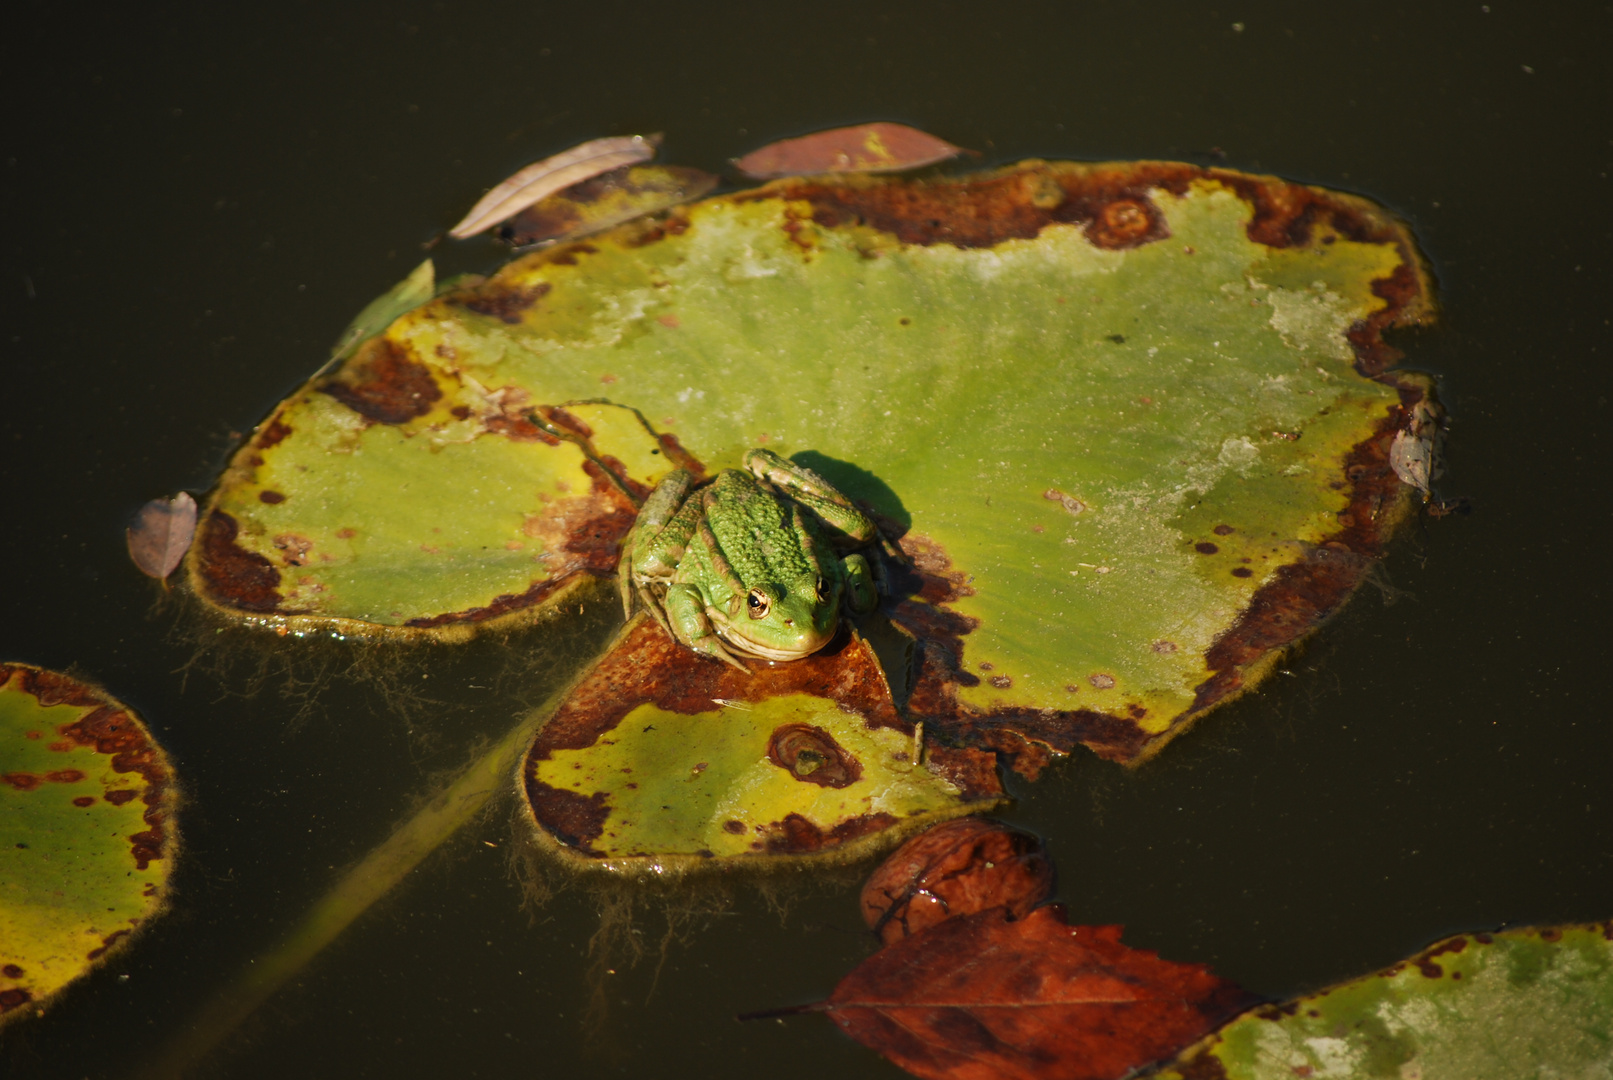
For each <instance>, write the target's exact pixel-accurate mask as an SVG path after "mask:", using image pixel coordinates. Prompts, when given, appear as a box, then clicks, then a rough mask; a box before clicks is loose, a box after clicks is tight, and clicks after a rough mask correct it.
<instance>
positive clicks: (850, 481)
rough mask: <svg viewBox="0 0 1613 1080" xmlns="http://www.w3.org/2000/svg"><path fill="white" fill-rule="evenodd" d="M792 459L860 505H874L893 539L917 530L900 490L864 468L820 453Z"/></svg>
mask: <svg viewBox="0 0 1613 1080" xmlns="http://www.w3.org/2000/svg"><path fill="white" fill-rule="evenodd" d="M790 460H791V461H793V462H795V463H796V464H797V465H802V466H805V467H806V468H808V469H811V470H812V471H813V472H815V473H817V474H818V475H819V476H821V477H823V478H824V479H825V480H827V481H829V483H831V484H833V485H834V486H835V487H837V488H839V489H840V490H841V491H843V492H845V493H846V494H847V495H849V496H851V497H852V498H853V499H856V500H857V501H858V502H861V503H865V504H868V505H870V506H872V507H873V508H874V510H875V513H876V514H878V515H879V519H880V520H879V524H880V526H881V527H882V528H884V529H886V531H887V534H888V535H890V538H891V539H892V540H899V539H901V538H902V537H903V536H906V535H907V532H908V530H909V529H911V528H912V527H913V515H911V514H909V513H908V512H907V507H906V506H904V505H903V504H902V500H901V497H900V496H898V495H897V494H896V491H895V490H894V489H893V488H892V487H891V486H890V485H889V484H887V483H885V481H883V480H881V479H880V478H879V477H877V476H875V475H874V474H873V473H871V472H869V471H868V470H867V469H864V468H863V467H862V466H860V465H853V464H852V463H851V462H849V461H841V460H840V459H839V458H832V457H829V456H828V455H827V454H822V453H819V452H818V451H816V450H802V451H800V452H799V453H795V454H791V455H790Z"/></svg>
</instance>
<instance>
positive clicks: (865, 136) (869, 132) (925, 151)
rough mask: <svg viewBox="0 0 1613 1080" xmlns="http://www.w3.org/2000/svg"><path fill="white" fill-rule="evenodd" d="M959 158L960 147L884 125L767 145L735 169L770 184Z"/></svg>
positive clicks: (820, 133)
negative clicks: (774, 180) (775, 180)
mask: <svg viewBox="0 0 1613 1080" xmlns="http://www.w3.org/2000/svg"><path fill="white" fill-rule="evenodd" d="M961 153H964V150H963V149H962V148H961V147H957V146H953V145H952V144H951V143H949V142H945V141H943V140H941V139H938V138H936V137H935V136H934V135H930V134H928V133H926V132H923V131H920V130H918V129H917V128H911V127H908V126H907V125H906V124H889V123H883V122H881V123H876V124H858V125H857V126H855V127H843V128H832V129H830V130H829V131H818V132H814V133H813V134H811V135H803V136H801V137H800V138H798V139H784V140H782V141H780V142H776V143H769V144H767V145H766V146H764V147H762V148H761V149H760V150H752V151H751V152H750V153H748V154H746V155H745V156H744V157H742V158H738V159H737V160H735V162H734V165H735V166H737V167H738V169H739V171H740V172H742V173H744V174H745V175H746V176H751V177H755V178H756V179H758V180H766V179H770V178H772V177H775V176H803V175H808V174H811V173H842V172H898V171H900V170H902V169H916V168H918V167H919V166H921V165H933V164H935V163H936V162H937V161H945V160H946V159H948V158H952V157H957V156H958V155H959V154H961Z"/></svg>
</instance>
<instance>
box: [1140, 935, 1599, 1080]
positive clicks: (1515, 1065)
mask: <svg viewBox="0 0 1613 1080" xmlns="http://www.w3.org/2000/svg"><path fill="white" fill-rule="evenodd" d="M1610 1061H1613V921H1610V922H1604V923H1595V924H1591V925H1582V926H1563V927H1552V928H1534V929H1523V930H1508V931H1504V932H1501V933H1494V934H1460V935H1457V936H1456V937H1451V938H1446V939H1445V940H1444V941H1441V942H1439V943H1438V944H1436V945H1433V946H1431V947H1430V948H1428V949H1425V950H1423V951H1422V952H1421V953H1418V954H1417V955H1416V956H1414V957H1412V958H1410V959H1409V960H1406V961H1403V962H1402V963H1399V964H1396V965H1395V966H1394V967H1391V968H1389V969H1388V970H1387V971H1382V972H1379V973H1378V974H1376V975H1370V976H1368V977H1366V978H1363V979H1357V980H1355V981H1354V982H1347V983H1344V984H1342V985H1340V986H1336V987H1334V988H1332V989H1331V990H1325V991H1323V992H1322V993H1320V994H1314V995H1312V996H1310V997H1305V998H1300V999H1298V1000H1296V1001H1292V1002H1288V1003H1287V1004H1283V1005H1272V1006H1266V1007H1263V1008H1260V1009H1256V1010H1254V1011H1253V1012H1250V1013H1246V1014H1244V1015H1243V1016H1240V1017H1239V1018H1238V1019H1236V1020H1234V1021H1232V1022H1231V1023H1230V1024H1227V1025H1226V1026H1225V1027H1223V1028H1222V1029H1221V1030H1220V1031H1218V1032H1216V1033H1215V1034H1214V1035H1212V1036H1210V1037H1209V1038H1208V1039H1206V1040H1205V1041H1204V1042H1202V1043H1200V1044H1199V1045H1197V1046H1195V1047H1193V1048H1192V1049H1190V1050H1188V1051H1187V1052H1185V1053H1184V1054H1183V1055H1182V1056H1181V1058H1180V1059H1179V1060H1178V1061H1177V1062H1176V1063H1175V1065H1174V1066H1173V1067H1172V1068H1169V1069H1166V1070H1164V1071H1163V1072H1161V1073H1159V1074H1157V1075H1158V1076H1159V1077H1160V1078H1161V1080H1166V1078H1170V1080H1186V1078H1188V1077H1205V1076H1216V1077H1224V1078H1225V1080H1265V1078H1268V1077H1269V1078H1271V1080H1278V1078H1281V1080H1292V1078H1293V1077H1296V1076H1314V1077H1324V1076H1339V1077H1343V1076H1349V1077H1363V1078H1364V1077H1380V1076H1381V1077H1394V1078H1402V1077H1418V1078H1419V1080H1490V1078H1494V1080H1514V1078H1516V1077H1549V1076H1585V1077H1591V1076H1606V1075H1607V1070H1608V1063H1609V1062H1610Z"/></svg>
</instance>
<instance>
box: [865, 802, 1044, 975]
mask: <svg viewBox="0 0 1613 1080" xmlns="http://www.w3.org/2000/svg"><path fill="white" fill-rule="evenodd" d="M1052 892H1053V864H1052V863H1051V862H1050V861H1048V858H1047V855H1046V854H1045V853H1044V852H1043V850H1042V845H1041V842H1040V841H1039V840H1037V839H1036V837H1034V836H1031V835H1030V834H1029V833H1023V832H1020V831H1019V830H1018V829H1010V828H1008V827H1006V826H1004V825H999V824H997V823H996V822H993V821H986V820H984V819H982V818H958V819H956V820H954V821H948V822H944V823H942V824H940V825H937V826H935V827H934V828H932V829H929V830H926V831H925V832H923V833H920V834H919V835H918V836H915V837H914V838H913V839H911V840H909V841H908V842H907V843H905V844H903V845H902V846H901V847H900V848H897V849H896V852H895V854H893V855H892V856H891V857H890V858H888V859H886V860H885V861H884V862H883V863H882V864H881V865H880V867H879V869H878V870H875V871H874V874H873V876H872V877H870V878H869V879H868V883H867V884H866V885H864V886H863V891H862V898H861V900H862V911H863V920H864V921H865V922H867V924H868V928H869V929H870V930H872V931H873V932H874V933H876V934H878V935H879V938H880V940H881V941H883V942H884V943H885V944H887V945H889V944H890V943H892V942H894V941H900V940H901V939H902V938H904V937H908V936H909V935H912V934H916V933H918V932H919V931H920V930H923V929H925V928H926V927H930V926H934V925H935V924H936V923H939V922H942V921H944V920H946V919H950V918H956V917H958V916H961V915H973V914H974V913H975V912H977V911H985V910H986V909H988V908H994V907H1002V908H1006V909H1007V911H1008V913H1009V915H1010V916H1011V917H1013V918H1016V919H1019V918H1024V917H1025V915H1026V914H1028V913H1029V912H1030V910H1031V908H1033V907H1035V906H1036V905H1037V904H1039V903H1041V902H1042V901H1043V900H1046V899H1047V898H1048V897H1049V896H1050V895H1052Z"/></svg>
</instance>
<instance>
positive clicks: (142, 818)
mask: <svg viewBox="0 0 1613 1080" xmlns="http://www.w3.org/2000/svg"><path fill="white" fill-rule="evenodd" d="M175 794H176V793H175V789H174V783H173V774H172V770H171V769H170V767H169V764H168V759H167V757H166V756H165V755H164V754H163V752H162V749H161V748H160V747H159V746H158V745H157V744H156V743H155V742H154V741H153V740H152V738H151V736H150V735H149V733H147V731H146V729H145V727H144V725H142V724H141V723H140V721H139V720H138V719H136V718H135V716H134V714H133V713H131V712H130V711H129V710H128V709H126V708H125V707H124V706H122V705H120V704H119V703H118V702H116V701H114V700H112V699H111V698H109V697H107V696H106V695H105V694H103V693H101V692H100V691H99V690H96V689H94V688H93V687H89V686H86V685H84V684H83V683H80V682H78V681H76V680H74V679H71V678H68V677H67V676H65V675H59V674H57V673H55V672H51V671H45V670H42V669H40V668H36V667H31V666H29V665H27V664H0V821H4V822H5V843H4V844H0V1023H3V1022H4V1021H5V1020H7V1019H11V1018H15V1017H17V1016H22V1015H27V1014H29V1013H31V1012H35V1011H37V1010H39V1009H41V1008H43V1007H44V1006H45V1005H46V1003H47V1002H48V1001H49V999H50V998H51V997H52V995H54V994H55V993H56V992H57V991H59V990H61V988H62V987H64V986H66V985H67V984H68V983H69V982H71V981H72V980H74V979H76V978H77V977H78V976H80V975H82V974H83V973H84V972H85V971H87V970H89V969H90V968H91V967H93V966H94V965H95V964H96V963H98V962H99V961H101V960H102V959H103V958H105V957H106V956H107V955H108V954H109V953H110V952H111V951H113V950H114V949H117V948H118V947H119V946H120V945H121V944H122V943H123V942H124V941H125V940H126V939H127V938H128V936H129V935H130V934H131V933H133V932H134V931H135V930H137V929H139V928H140V927H141V926H142V925H144V924H145V923H146V922H147V921H148V920H150V919H151V918H152V916H154V915H157V914H159V913H160V912H161V911H162V910H163V908H164V907H165V906H166V904H167V883H168V875H169V873H170V871H171V870H172V868H173V862H174V856H175V854H176V853H177V848H178V839H177V836H176V833H175V829H174V822H173V816H172V815H173V803H174V801H175Z"/></svg>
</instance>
